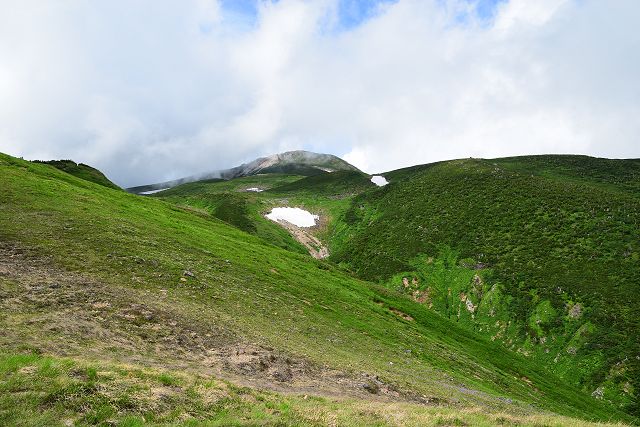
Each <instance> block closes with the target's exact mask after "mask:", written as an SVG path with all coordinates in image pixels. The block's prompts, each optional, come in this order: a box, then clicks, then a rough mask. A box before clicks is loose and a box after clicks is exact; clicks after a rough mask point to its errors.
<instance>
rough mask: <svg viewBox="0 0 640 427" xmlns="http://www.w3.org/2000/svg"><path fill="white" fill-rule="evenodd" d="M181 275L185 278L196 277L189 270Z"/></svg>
mask: <svg viewBox="0 0 640 427" xmlns="http://www.w3.org/2000/svg"><path fill="white" fill-rule="evenodd" d="M182 275H183V276H187V277H196V275H195V274H193V273H192V272H191V271H189V270H185V271H184V273H182Z"/></svg>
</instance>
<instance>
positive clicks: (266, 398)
mask: <svg viewBox="0 0 640 427" xmlns="http://www.w3.org/2000/svg"><path fill="white" fill-rule="evenodd" d="M88 373H93V374H91V375H90V374H88ZM165 378H171V379H172V381H171V382H170V383H167V381H166V380H165ZM0 423H1V424H2V425H20V426H42V425H48V426H58V425H78V426H85V425H118V426H142V425H149V424H152V425H191V426H192V425H206V426H249V425H251V426H255V425H265V426H266V425H280V426H283V425H284V426H288V425H291V426H302V425H305V426H306V425H308V426H322V425H341V426H383V425H396V426H443V425H462V426H470V425H473V426H493V425H519V426H540V425H548V426H582V425H591V424H588V423H585V422H582V421H578V420H575V419H571V418H566V417H560V416H556V415H550V414H545V415H513V414H508V413H503V412H487V411H482V410H480V408H474V407H471V408H460V409H452V408H446V407H438V406H431V407H429V406H424V405H416V404H407V403H404V404H403V403H385V402H367V401H362V400H355V399H328V398H322V397H313V396H306V395H286V396H285V395H279V394H276V393H270V392H265V391H257V390H252V389H250V388H246V387H237V386H234V385H233V384H231V383H229V382H227V381H223V380H219V379H216V378H212V377H206V376H200V375H188V374H184V373H175V372H167V371H157V370H152V369H138V368H134V367H131V366H128V365H117V364H108V363H104V362H96V361H80V360H72V359H63V358H54V357H48V356H41V355H35V354H24V353H13V354H11V353H0ZM594 425H595V424H594ZM598 425H604V424H598ZM607 425H613V424H607Z"/></svg>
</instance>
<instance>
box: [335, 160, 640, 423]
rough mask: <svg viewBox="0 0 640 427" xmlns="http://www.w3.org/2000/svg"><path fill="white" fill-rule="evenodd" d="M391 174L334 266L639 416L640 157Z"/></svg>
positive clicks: (355, 214)
mask: <svg viewBox="0 0 640 427" xmlns="http://www.w3.org/2000/svg"><path fill="white" fill-rule="evenodd" d="M385 176H386V177H387V178H388V179H389V180H390V181H391V184H389V185H388V186H386V187H384V188H382V189H379V190H377V191H375V192H368V193H363V194H362V195H360V196H359V197H356V198H355V199H354V200H353V203H352V205H351V207H350V209H349V210H348V211H347V212H346V213H345V215H344V217H343V219H342V223H341V225H340V228H339V230H338V231H337V233H336V234H335V235H334V236H333V242H332V245H331V248H332V250H333V253H334V255H333V259H334V260H335V261H337V262H341V263H343V264H344V265H347V266H349V267H350V268H351V269H353V271H355V272H356V273H357V274H358V275H359V276H361V277H363V278H366V279H371V280H376V281H381V282H383V283H386V284H387V286H389V287H391V288H394V289H399V290H400V291H401V292H404V293H406V294H408V295H410V296H411V297H412V298H413V299H415V300H419V301H420V302H421V303H423V304H425V305H427V306H428V307H431V308H432V309H433V310H434V311H437V312H439V313H440V314H442V315H444V316H446V317H449V318H451V319H454V320H456V321H457V322H458V323H459V324H461V325H463V326H464V327H466V328H467V329H469V330H474V331H475V332H476V333H479V334H480V335H484V336H487V337H490V338H491V339H494V340H497V341H501V342H503V343H504V344H505V345H506V346H508V347H510V348H512V349H513V350H516V351H518V352H521V353H524V354H526V355H529V357H530V358H532V359H534V360H538V361H541V362H543V363H545V364H547V365H548V366H549V367H550V369H552V370H553V371H554V372H556V373H558V374H559V375H561V376H562V377H563V378H565V379H566V380H568V381H571V382H573V383H574V384H576V385H579V386H581V387H583V389H584V390H585V391H587V392H589V393H594V396H597V397H600V398H603V399H604V400H609V401H612V402H615V403H616V404H618V405H619V406H620V407H622V408H625V409H626V410H628V411H631V412H634V413H636V414H637V413H639V410H640V408H639V406H638V393H637V391H638V390H639V388H640V359H639V358H640V340H639V339H638V336H639V335H638V333H639V331H640V307H639V306H638V305H637V304H636V303H635V298H634V296H635V294H636V293H637V290H638V286H639V285H640V262H639V259H640V258H639V257H640V241H639V240H638V236H639V235H640V193H639V192H638V183H639V182H640V162H639V161H637V160H607V159H594V158H589V157H584V156H532V157H518V158H507V159H494V160H476V159H468V160H457V161H450V162H440V163H437V164H433V165H425V166H418V167H413V168H407V169H403V170H399V171H395V172H390V173H386V174H385ZM407 282H408V283H407Z"/></svg>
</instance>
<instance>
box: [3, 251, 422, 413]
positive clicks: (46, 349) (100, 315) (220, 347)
mask: <svg viewBox="0 0 640 427" xmlns="http://www.w3.org/2000/svg"><path fill="white" fill-rule="evenodd" d="M180 304H181V303H179V302H177V301H175V300H173V299H172V298H171V297H170V296H168V294H167V292H166V291H165V290H162V289H161V290H157V291H151V290H143V289H134V288H131V287H124V286H123V287H118V286H114V285H112V284H106V283H104V282H102V281H100V280H96V279H95V278H92V277H89V276H86V275H82V274H79V273H74V272H69V271H65V270H64V269H61V268H60V267H58V266H56V265H55V264H54V263H53V261H52V260H51V259H48V258H43V257H41V256H37V255H34V254H32V253H30V251H27V250H24V249H22V248H19V247H17V246H15V245H10V244H7V243H2V242H0V346H1V347H2V348H3V349H6V350H8V351H33V352H38V353H44V354H50V355H56V356H66V357H74V358H80V359H86V360H104V361H110V362H111V361H112V362H117V363H127V364H136V365H140V366H150V367H158V368H163V369H174V370H183V371H191V372H194V373H198V374H203V375H215V376H217V377H221V378H224V379H227V380H230V381H232V382H235V383H238V384H241V385H249V386H252V387H256V388H264V389H271V390H276V391H280V392H286V393H289V392H291V393H304V394H311V395H323V396H333V397H366V398H369V399H370V398H375V399H382V400H403V401H406V400H410V401H418V402H422V403H429V402H432V403H433V402H434V400H433V399H430V398H428V397H427V396H421V395H416V394H413V393H410V392H403V391H400V390H399V389H397V388H396V387H394V386H393V385H392V384H387V383H385V382H384V381H382V380H381V379H380V378H378V377H377V376H376V375H374V374H370V373H345V372H340V371H337V370H334V369H331V368H329V367H326V366H318V365H317V364H314V363H312V362H310V361H308V360H305V359H303V358H299V357H297V358H296V357H292V356H291V355H287V354H283V353H281V352H279V351H277V350H275V349H273V348H270V347H266V346H262V345H259V344H256V343H252V342H250V341H248V340H246V339H243V338H242V337H240V336H237V335H236V334H234V332H233V331H232V330H230V328H228V327H227V326H225V325H224V324H223V323H222V322H217V321H216V320H215V319H210V321H203V320H202V319H201V318H198V317H197V316H195V315H194V314H193V313H194V311H192V310H187V309H184V307H182V306H181V305H180Z"/></svg>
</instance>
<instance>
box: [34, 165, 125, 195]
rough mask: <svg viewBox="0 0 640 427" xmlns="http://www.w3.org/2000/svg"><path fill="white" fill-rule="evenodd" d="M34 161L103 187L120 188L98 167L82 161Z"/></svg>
mask: <svg viewBox="0 0 640 427" xmlns="http://www.w3.org/2000/svg"><path fill="white" fill-rule="evenodd" d="M35 162H36V163H44V164H47V165H51V166H53V167H55V168H58V169H60V170H61V171H64V172H66V173H69V174H71V175H73V176H77V177H78V178H82V179H84V180H87V181H91V182H95V183H96V184H100V185H103V186H105V187H109V188H120V187H118V186H117V185H115V184H114V183H113V182H111V181H110V180H109V178H107V177H106V176H105V175H104V174H103V173H102V172H100V171H99V170H98V169H96V168H93V167H91V166H89V165H85V164H84V163H76V162H74V161H73V160H47V161H41V160H35Z"/></svg>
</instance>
